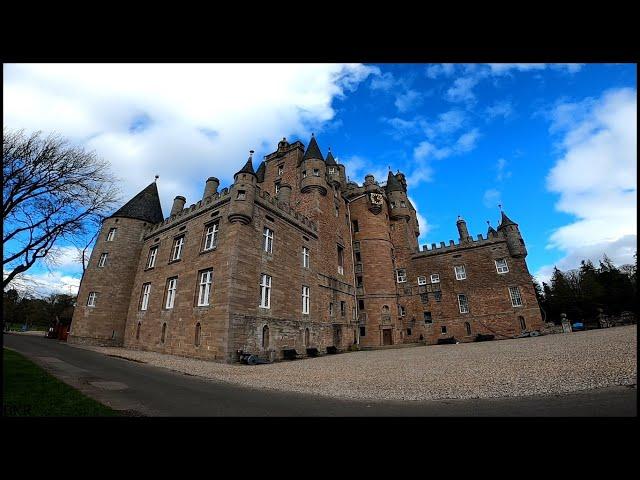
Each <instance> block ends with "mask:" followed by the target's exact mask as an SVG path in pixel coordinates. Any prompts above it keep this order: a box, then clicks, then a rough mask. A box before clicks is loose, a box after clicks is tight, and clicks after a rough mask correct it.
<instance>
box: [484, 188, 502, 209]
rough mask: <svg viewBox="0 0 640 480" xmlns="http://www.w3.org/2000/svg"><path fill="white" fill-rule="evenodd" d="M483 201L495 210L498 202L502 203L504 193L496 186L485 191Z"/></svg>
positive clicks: (486, 205)
mask: <svg viewBox="0 0 640 480" xmlns="http://www.w3.org/2000/svg"><path fill="white" fill-rule="evenodd" d="M482 203H483V204H484V206H485V207H487V208H490V209H492V210H494V209H495V208H496V206H497V205H498V204H500V203H502V193H501V192H500V191H499V190H496V189H495V188H490V189H489V190H487V191H485V192H484V195H483V197H482Z"/></svg>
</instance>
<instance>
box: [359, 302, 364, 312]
mask: <svg viewBox="0 0 640 480" xmlns="http://www.w3.org/2000/svg"><path fill="white" fill-rule="evenodd" d="M358 308H359V309H360V310H364V300H358Z"/></svg>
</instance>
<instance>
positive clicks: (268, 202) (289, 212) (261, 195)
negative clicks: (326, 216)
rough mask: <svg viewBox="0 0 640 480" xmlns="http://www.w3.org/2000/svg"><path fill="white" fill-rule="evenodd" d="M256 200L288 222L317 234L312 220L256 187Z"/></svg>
mask: <svg viewBox="0 0 640 480" xmlns="http://www.w3.org/2000/svg"><path fill="white" fill-rule="evenodd" d="M256 200H257V201H258V202H257V203H258V204H259V205H262V206H267V207H268V208H269V207H271V209H273V207H275V208H277V209H278V213H279V214H280V215H281V216H282V217H284V218H286V219H287V220H288V221H289V222H292V223H294V224H296V225H297V226H299V227H302V228H304V229H306V230H310V231H312V232H314V233H317V232H318V225H317V224H316V223H315V222H314V221H313V220H311V219H309V218H308V217H306V216H305V215H303V214H301V213H300V212H298V211H297V210H295V209H293V208H291V206H290V205H289V204H287V203H284V202H281V201H279V200H278V198H277V197H273V196H271V194H270V193H269V192H267V191H266V190H262V189H261V188H260V187H256Z"/></svg>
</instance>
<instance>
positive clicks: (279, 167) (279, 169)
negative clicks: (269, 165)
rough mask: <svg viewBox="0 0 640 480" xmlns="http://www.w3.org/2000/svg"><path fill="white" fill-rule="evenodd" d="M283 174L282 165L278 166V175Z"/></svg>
mask: <svg viewBox="0 0 640 480" xmlns="http://www.w3.org/2000/svg"><path fill="white" fill-rule="evenodd" d="M283 173H284V165H278V175H282V174H283Z"/></svg>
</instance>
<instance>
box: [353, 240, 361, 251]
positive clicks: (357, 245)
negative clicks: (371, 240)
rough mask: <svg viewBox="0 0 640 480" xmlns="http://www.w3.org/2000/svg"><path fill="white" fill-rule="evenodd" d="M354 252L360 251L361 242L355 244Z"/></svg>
mask: <svg viewBox="0 0 640 480" xmlns="http://www.w3.org/2000/svg"><path fill="white" fill-rule="evenodd" d="M353 251H354V252H359V251H360V242H353Z"/></svg>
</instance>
